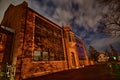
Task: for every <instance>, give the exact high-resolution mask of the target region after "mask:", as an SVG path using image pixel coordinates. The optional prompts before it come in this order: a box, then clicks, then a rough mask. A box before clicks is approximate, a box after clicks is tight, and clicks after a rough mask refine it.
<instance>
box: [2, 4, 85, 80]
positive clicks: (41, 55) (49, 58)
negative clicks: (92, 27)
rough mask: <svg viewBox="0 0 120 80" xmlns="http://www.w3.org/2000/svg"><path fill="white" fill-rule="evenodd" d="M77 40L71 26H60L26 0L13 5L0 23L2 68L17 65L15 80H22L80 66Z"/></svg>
mask: <svg viewBox="0 0 120 80" xmlns="http://www.w3.org/2000/svg"><path fill="white" fill-rule="evenodd" d="M77 40H80V39H79V38H78V37H76V36H75V34H74V32H73V31H72V30H71V29H70V27H69V26H64V27H60V26H59V25H57V24H55V23H54V22H52V21H50V20H48V19H47V18H45V17H43V16H42V15H40V14H38V13H37V12H35V11H34V10H32V9H31V8H29V7H28V4H27V3H26V2H23V3H22V4H20V5H17V6H14V5H12V4H11V5H10V6H9V7H8V9H7V10H6V12H5V14H4V18H3V20H2V22H1V26H0V70H1V72H5V71H6V69H7V68H8V67H7V65H14V67H15V68H14V69H13V73H14V72H15V74H14V75H15V80H20V79H25V78H30V77H35V76H41V75H45V74H48V73H52V72H57V71H62V70H67V69H75V68H80V61H79V57H80V55H78V50H79V47H77V42H76V41H77ZM81 45H82V46H83V43H82V44H81ZM84 48H85V47H84V46H83V51H84V52H83V56H82V57H84V59H85V60H86V59H87V57H86V56H87V55H86V51H85V49H84Z"/></svg>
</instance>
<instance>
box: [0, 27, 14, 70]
mask: <svg viewBox="0 0 120 80" xmlns="http://www.w3.org/2000/svg"><path fill="white" fill-rule="evenodd" d="M13 37H14V33H12V32H9V31H7V30H5V29H2V28H0V71H2V72H5V71H6V64H8V65H11V64H12V58H13Z"/></svg>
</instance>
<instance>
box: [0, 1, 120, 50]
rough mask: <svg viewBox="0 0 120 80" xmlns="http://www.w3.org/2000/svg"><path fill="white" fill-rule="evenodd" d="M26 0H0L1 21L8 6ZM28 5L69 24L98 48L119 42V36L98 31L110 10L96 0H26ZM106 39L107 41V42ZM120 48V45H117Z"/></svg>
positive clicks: (42, 13)
mask: <svg viewBox="0 0 120 80" xmlns="http://www.w3.org/2000/svg"><path fill="white" fill-rule="evenodd" d="M23 1H24V0H0V22H1V21H2V18H3V14H4V12H5V10H6V9H7V7H8V6H9V5H10V4H11V3H12V4H14V5H17V4H20V3H22V2H23ZM25 1H27V2H28V6H29V7H30V8H32V9H33V10H35V11H36V12H38V13H39V14H41V15H43V16H45V17H47V18H49V19H50V20H52V21H53V22H55V23H56V24H58V25H60V26H62V24H64V25H67V24H69V25H70V26H71V28H72V29H73V31H74V32H75V34H77V35H78V36H79V37H81V38H83V39H84V40H85V42H86V44H87V46H88V45H93V46H95V48H97V49H98V50H102V49H103V48H106V47H107V46H108V45H109V44H114V45H115V46H118V45H116V43H118V40H119V38H117V39H112V38H105V37H104V35H103V34H100V33H98V32H97V26H98V25H99V24H98V22H99V20H100V19H101V17H102V14H103V13H106V12H107V11H108V9H107V8H104V9H103V8H102V7H101V6H99V5H98V3H96V0H25ZM105 41H107V42H106V43H105ZM117 49H119V47H117Z"/></svg>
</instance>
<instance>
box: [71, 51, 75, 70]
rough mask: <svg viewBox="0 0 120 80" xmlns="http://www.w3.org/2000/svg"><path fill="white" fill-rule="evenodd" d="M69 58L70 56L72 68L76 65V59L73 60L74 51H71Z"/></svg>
mask: <svg viewBox="0 0 120 80" xmlns="http://www.w3.org/2000/svg"><path fill="white" fill-rule="evenodd" d="M71 58H72V65H73V66H74V68H75V67H76V61H75V56H74V53H73V52H71Z"/></svg>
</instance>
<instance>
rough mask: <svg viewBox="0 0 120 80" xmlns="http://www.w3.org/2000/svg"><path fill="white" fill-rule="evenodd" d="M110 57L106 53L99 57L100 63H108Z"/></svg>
mask: <svg viewBox="0 0 120 80" xmlns="http://www.w3.org/2000/svg"><path fill="white" fill-rule="evenodd" d="M108 59H109V57H108V56H107V55H106V54H105V53H100V54H99V55H98V62H108Z"/></svg>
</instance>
